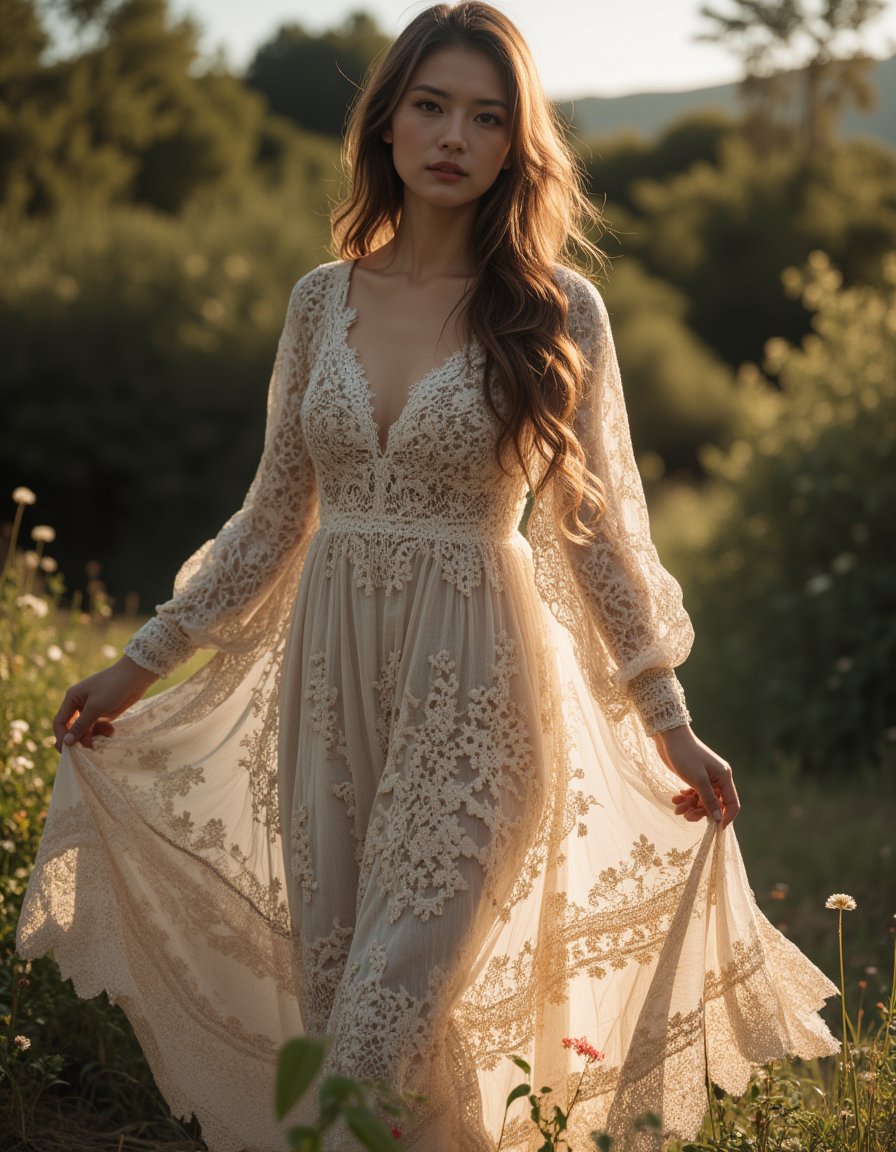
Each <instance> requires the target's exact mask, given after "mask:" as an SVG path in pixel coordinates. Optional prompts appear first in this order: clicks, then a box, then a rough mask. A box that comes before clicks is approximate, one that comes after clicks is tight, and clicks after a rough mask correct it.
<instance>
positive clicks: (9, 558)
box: [0, 504, 25, 585]
mask: <svg viewBox="0 0 896 1152" xmlns="http://www.w3.org/2000/svg"><path fill="white" fill-rule="evenodd" d="M24 511H25V506H24V504H16V515H15V519H14V520H13V522H12V535H11V536H10V537H9V545H8V547H7V550H6V557H5V558H4V560H3V571H2V572H0V585H2V583H3V580H4V579H5V577H6V573H7V572H8V571H9V566H10V564H11V563H12V562H13V560H15V556H16V540H17V539H18V536H19V528H20V527H21V525H22V515H23V513H24Z"/></svg>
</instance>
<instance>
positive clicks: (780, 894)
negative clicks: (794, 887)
mask: <svg viewBox="0 0 896 1152" xmlns="http://www.w3.org/2000/svg"><path fill="white" fill-rule="evenodd" d="M789 892H790V885H789V884H782V883H778V884H776V885H775V886H774V888H772V890H771V892H769V896H771V898H772V900H786V899H787V896H788V894H789Z"/></svg>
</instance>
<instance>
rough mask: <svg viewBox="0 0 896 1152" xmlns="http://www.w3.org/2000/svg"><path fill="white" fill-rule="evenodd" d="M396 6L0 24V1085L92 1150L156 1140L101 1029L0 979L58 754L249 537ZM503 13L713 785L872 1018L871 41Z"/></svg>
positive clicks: (887, 903) (879, 839)
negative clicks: (255, 478)
mask: <svg viewBox="0 0 896 1152" xmlns="http://www.w3.org/2000/svg"><path fill="white" fill-rule="evenodd" d="M422 6H423V5H422V4H419V3H418V4H415V5H412V6H410V7H408V6H406V5H405V4H404V3H403V2H402V0H371V3H370V4H369V6H368V7H367V8H366V9H364V10H361V9H355V8H353V7H352V6H351V4H347V5H343V4H341V3H329V4H327V5H326V6H325V7H324V6H323V5H318V6H315V5H313V4H312V3H311V0H296V2H295V3H291V4H287V3H283V2H278V0H255V2H254V3H252V4H245V3H241V4H237V3H231V2H229V0H226V2H225V0H218V2H215V0H193V2H192V3H178V4H174V3H166V2H165V0H0V272H2V274H0V495H2V494H3V493H6V494H12V493H13V492H14V490H15V502H13V501H12V500H8V495H3V499H2V501H0V562H2V563H4V572H3V576H4V577H6V576H7V575H9V577H10V578H9V579H8V580H3V579H0V593H2V603H0V724H2V725H3V729H2V731H0V833H2V835H3V837H4V839H3V840H2V841H0V849H2V854H0V953H2V957H3V965H2V966H0V1011H2V1013H3V1014H4V1016H3V1018H4V1019H5V1020H6V1021H7V1031H8V1032H9V1033H10V1036H12V1032H13V1031H15V1030H16V1029H18V1030H21V1031H22V1032H23V1035H24V1038H25V1039H30V1038H34V1040H35V1041H36V1043H35V1045H34V1048H33V1049H31V1050H30V1052H29V1053H28V1060H29V1061H30V1063H29V1064H27V1067H26V1065H25V1063H24V1062H25V1059H26V1057H25V1052H26V1051H27V1049H25V1048H23V1047H22V1046H21V1045H20V1047H19V1049H17V1050H13V1049H12V1048H10V1049H9V1052H11V1055H9V1056H8V1060H7V1057H4V1055H3V1053H4V1051H6V1049H4V1048H3V1046H2V1045H0V1071H3V1069H5V1070H6V1072H5V1074H6V1075H7V1077H10V1078H11V1077H12V1072H11V1071H10V1070H11V1069H12V1070H13V1071H14V1070H15V1069H14V1066H13V1064H12V1063H9V1061H14V1060H18V1061H19V1062H20V1064H21V1067H20V1068H19V1073H18V1074H19V1077H20V1079H19V1081H18V1083H19V1085H22V1084H25V1085H31V1086H32V1087H31V1088H29V1089H28V1091H31V1092H32V1096H31V1097H28V1099H33V1100H37V1099H38V1096H39V1095H40V1093H41V1092H42V1091H43V1090H44V1087H45V1086H46V1085H47V1084H51V1083H53V1082H54V1081H53V1080H52V1077H53V1076H58V1075H60V1074H61V1075H62V1076H64V1077H66V1078H67V1080H66V1082H67V1083H69V1084H71V1085H72V1088H73V1090H74V1091H77V1092H78V1093H79V1094H80V1098H81V1099H82V1100H88V1101H92V1102H93V1103H94V1104H95V1105H96V1106H97V1107H100V1108H102V1109H103V1110H104V1113H105V1115H106V1117H107V1119H108V1120H109V1122H110V1123H112V1122H115V1123H121V1124H124V1123H130V1121H133V1120H134V1118H135V1116H140V1115H150V1114H151V1115H152V1116H155V1117H156V1118H158V1117H159V1116H164V1114H165V1108H164V1105H163V1104H162V1103H161V1101H160V1099H159V1097H158V1094H157V1092H156V1090H155V1088H154V1087H153V1085H152V1080H151V1077H150V1076H149V1073H148V1071H147V1069H146V1068H145V1065H144V1064H143V1062H142V1056H141V1055H140V1053H139V1049H138V1048H137V1046H136V1044H135V1043H134V1041H133V1038H132V1037H131V1035H130V1031H129V1028H128V1027H127V1025H126V1022H125V1021H124V1018H123V1017H122V1016H121V1015H120V1014H118V1013H113V1012H110V1011H109V1009H108V1006H106V1007H103V1006H102V1004H101V1002H96V1001H90V1002H88V1003H87V1004H82V1003H81V1002H79V1001H76V999H75V998H74V996H73V994H71V993H70V992H65V991H64V990H63V989H62V987H61V986H60V984H59V981H58V977H57V975H56V973H55V970H54V969H52V967H51V966H50V965H49V964H48V963H45V964H43V966H41V965H35V967H34V970H33V971H31V969H30V966H25V968H20V967H17V966H16V962H15V960H14V958H13V932H14V928H15V919H16V912H17V908H18V904H19V902H20V899H21V895H22V892H23V890H24V886H25V884H26V883H27V877H28V875H29V872H30V867H31V863H32V861H33V858H34V853H35V851H36V849H37V844H38V842H39V839H40V832H41V828H42V825H43V820H44V818H45V815H46V806H47V803H48V799H49V792H50V786H51V783H52V775H53V773H54V772H55V761H56V756H55V752H54V750H53V737H52V731H51V728H50V720H51V717H52V715H53V713H54V712H55V710H56V708H57V707H58V703H59V701H60V699H61V696H62V693H63V692H64V691H65V688H66V687H67V686H68V685H69V684H71V683H73V682H74V681H75V680H76V679H78V678H80V677H81V676H84V675H86V674H87V673H89V672H91V671H94V670H95V669H96V668H98V667H100V666H102V665H103V663H108V662H109V661H110V660H111V659H114V658H115V657H116V656H117V655H118V654H119V653H120V650H121V646H122V644H123V642H124V640H125V638H126V637H127V636H128V635H129V633H130V632H131V631H133V629H134V628H135V627H136V626H137V624H138V623H139V622H140V619H141V618H142V617H145V616H146V615H148V614H150V613H151V612H152V609H153V605H154V604H155V603H157V602H159V601H161V600H164V599H166V598H167V597H168V596H169V595H170V590H171V584H172V580H173V577H174V574H175V572H176V570H177V568H178V566H179V565H180V564H181V563H182V561H183V560H184V559H185V558H186V557H187V556H188V555H189V554H191V553H192V552H193V551H194V550H195V549H196V548H197V547H198V546H200V545H201V544H202V543H203V542H204V541H205V540H207V539H208V538H210V537H211V536H213V535H214V534H215V532H216V531H217V530H218V528H219V527H220V525H221V524H222V523H223V522H224V521H225V520H226V519H227V518H228V517H229V516H230V515H231V514H232V513H233V512H234V511H235V510H236V509H237V508H238V507H239V505H240V504H241V502H242V499H243V495H244V493H245V490H246V488H247V487H248V484H249V482H250V480H251V478H252V475H253V473H254V470H255V466H256V463H257V460H258V456H259V452H260V449H261V444H262V436H263V431H264V410H265V396H266V391H267V385H268V377H269V373H270V369H271V365H272V362H273V357H274V351H275V347H276V342H277V337H278V335H279V332H280V329H281V325H282V322H283V317H284V313H285V309H286V304H287V300H288V298H289V293H290V289H291V287H292V285H293V284H294V283H295V281H296V280H297V279H298V278H299V277H300V276H301V275H302V274H303V273H304V272H306V271H307V270H309V269H310V268H312V267H313V266H314V265H316V264H317V263H320V262H321V261H323V260H326V259H329V258H330V254H329V251H328V240H329V237H328V222H327V216H328V211H329V207H330V205H331V204H332V202H333V201H334V199H336V198H337V197H338V195H339V192H340V188H341V186H342V185H341V174H340V163H339V147H340V134H341V131H342V127H343V124H344V120H345V114H346V108H347V106H348V104H349V103H350V101H351V99H352V97H353V95H354V93H355V91H356V87H357V84H358V83H359V81H360V80H361V78H362V76H363V74H364V72H365V69H366V68H367V67H368V65H369V63H370V62H371V60H372V59H373V58H374V57H375V56H376V54H377V53H378V52H379V51H380V50H381V49H382V48H383V47H384V46H385V45H386V44H387V43H388V42H389V40H390V38H391V37H392V36H394V34H395V33H396V31H397V30H398V29H399V28H400V27H402V26H403V25H404V23H406V22H407V20H408V19H409V18H410V17H411V16H412V15H413V14H414V12H416V11H417V10H418V9H419V8H420V7H422ZM502 6H503V7H504V8H505V9H506V10H507V12H508V13H509V14H510V15H511V16H512V17H513V18H515V19H516V20H517V21H518V23H519V24H520V25H521V27H522V29H523V31H524V33H525V34H526V35H527V36H528V38H529V39H530V42H531V43H532V45H533V47H534V50H535V53H536V56H537V58H538V60H539V63H540V66H541V68H542V73H543V76H544V80H545V84H546V88H547V91H548V94H549V95H550V96H551V97H552V98H553V99H555V100H556V101H557V106H558V109H559V111H560V113H561V115H562V117H563V119H564V122H565V123H566V125H567V126H568V131H569V133H570V136H571V139H572V140H573V142H574V144H575V147H576V149H577V150H578V152H579V155H580V157H581V163H582V168H583V171H584V173H585V176H586V179H587V183H588V188H589V191H590V193H591V195H592V196H593V197H594V198H595V201H596V202H597V203H598V204H599V205H600V206H601V208H602V210H603V212H604V215H605V219H606V224H607V231H606V232H605V233H604V234H603V236H602V238H601V239H600V244H601V247H602V248H603V250H604V252H605V253H606V254H607V256H608V257H609V258H610V261H611V269H610V271H609V273H608V275H607V277H606V278H605V279H604V280H603V281H602V282H601V289H602V291H603V293H604V295H605V297H606V300H607V303H608V307H609V310H610V314H611V318H612V323H613V330H614V333H615V338H616V343H617V348H618V352H619V357H620V361H621V364H622V372H623V379H624V381H625V387H626V397H627V403H628V408H629V414H630V420H631V426H632V435H633V439H634V443H635V448H636V453H637V457H638V462H639V466H640V469H641V472H642V476H643V478H644V482H645V486H646V489H647V494H648V501H649V503H650V507H651V514H652V523H653V530H654V538H655V540H656V542H657V545H658V548H659V551H660V554H661V556H662V558H663V561H664V562H665V564H666V565H667V567H669V568H670V569H671V571H672V572H673V573H674V574H675V575H676V576H677V577H678V579H679V580H680V581H681V583H682V585H683V587H684V591H685V603H686V605H687V607H688V608H689V610H690V612H691V614H692V617H693V619H694V623H695V627H696V633H697V642H696V645H695V648H694V651H693V654H692V655H691V657H690V659H689V660H688V661H687V663H686V664H685V665H684V667H683V668H682V669H681V676H682V679H683V681H684V683H685V686H686V689H687V692H688V699H689V703H690V707H691V711H692V713H693V715H694V719H695V728H696V729H697V731H698V732H699V734H700V735H701V736H702V737H703V738H704V739H705V740H707V742H709V743H710V744H711V745H713V746H714V747H717V748H718V749H719V750H720V751H721V752H722V753H723V754H724V755H725V756H727V757H728V758H729V759H730V760H731V762H732V764H733V765H734V766H735V770H736V775H737V779H738V781H739V785H740V788H741V792H742V795H743V798H744V799H745V801H746V804H745V809H744V812H743V814H742V816H741V817H740V818H739V820H738V838H739V840H740V842H741V843H742V845H743V848H744V855H745V857H746V860H747V866H748V870H749V873H750V877H751V880H752V882H753V884H754V887H755V889H756V893H757V898H758V900H759V902H760V906H761V907H762V908H763V909H764V910H765V911H766V913H767V914H768V915H769V916H770V917H771V918H772V919H773V920H774V922H775V923H776V924H778V926H779V927H780V928H781V929H782V930H783V931H785V932H787V933H788V934H789V935H790V936H791V937H792V938H793V939H794V940H795V941H796V942H797V943H798V944H799V945H800V947H802V948H803V949H804V950H806V951H808V952H809V954H810V955H811V956H812V958H813V959H815V960H816V962H818V963H820V964H821V965H822V966H823V967H825V969H826V971H828V972H829V973H831V974H833V972H834V971H835V967H836V962H837V951H836V947H837V946H836V935H835V931H834V923H833V920H832V913H831V912H829V911H825V910H824V906H823V904H824V897H825V896H826V895H827V894H828V893H829V892H830V891H833V890H840V889H842V888H846V889H847V890H848V891H850V892H851V893H853V894H854V895H855V896H856V897H857V899H858V901H859V909H860V915H859V916H856V918H855V920H856V923H855V924H854V925H852V924H850V926H849V927H850V933H851V934H850V936H849V940H848V945H847V955H846V968H847V972H848V973H849V978H850V981H851V983H850V987H851V988H852V989H853V991H855V989H856V986H857V987H858V989H859V990H860V991H859V992H858V995H859V997H860V999H859V1004H860V1005H861V1003H862V1002H863V1001H862V999H861V997H864V996H865V995H866V992H867V996H868V998H869V1003H873V1002H874V997H875V996H876V995H877V996H883V995H884V991H883V983H882V982H883V980H884V975H885V973H886V971H887V970H888V966H890V965H892V942H893V935H892V929H893V919H892V915H893V912H894V910H896V883H894V870H893V861H892V839H893V829H894V827H896V803H894V796H896V785H894V775H896V774H894V771H893V769H894V767H896V671H894V665H896V547H894V524H896V55H894V53H896V47H894V45H896V11H894V6H893V5H892V4H885V3H882V2H880V0H800V2H796V0H768V3H764V4H756V3H755V2H751V0H716V2H715V3H714V4H711V5H710V6H709V7H704V8H700V6H699V5H698V3H695V2H692V0H662V2H661V0H631V2H630V3H628V4H626V5H620V4H614V5H610V4H607V5H597V4H594V3H592V2H591V0H588V2H585V0H554V2H553V3H551V4H550V5H546V4H543V3H537V2H536V0H516V2H513V3H510V2H508V3H506V4H504V5H502ZM35 497H36V505H34V506H32V503H33V500H34V498H35ZM10 541H12V542H13V547H12V548H10V547H9V545H10ZM4 553H9V555H8V556H7V557H6V560H5V561H4V560H3V557H4ZM192 666H193V665H191V666H190V667H192ZM23 971H25V972H28V973H30V975H28V976H27V977H23V976H22V975H21V972H23ZM22 979H25V981H26V984H25V985H23V984H21V980H22ZM29 980H30V982H31V987H30V991H29V993H28V995H29V996H30V998H31V999H30V1001H29V1005H30V1006H29V1007H28V1008H27V1010H26V1009H25V1008H22V1007H21V1006H20V1007H19V1008H17V1007H16V1004H17V1003H18V1001H17V999H16V997H17V996H19V995H20V994H19V992H18V991H17V989H19V988H21V987H25V986H26V985H27V983H28V981H29ZM21 995H23V996H24V993H22V994H21ZM851 995H852V993H851ZM22 1003H24V1001H22ZM853 1004H854V1002H853ZM869 1010H870V1009H869ZM831 1011H832V1012H833V1015H832V1016H831V1019H833V1017H834V1015H836V1006H833V1007H832V1009H831ZM17 1012H18V1013H19V1015H18V1017H17V1015H16V1014H17ZM29 1013H30V1015H29ZM17 1019H18V1020H19V1023H18V1024H17V1023H16V1020H17ZM38 1038H40V1039H39V1042H37V1041H38ZM16 1039H17V1040H22V1039H23V1036H18V1037H16ZM4 1060H7V1063H5V1064H4V1063H3V1061H4ZM54 1061H55V1063H54ZM116 1069H117V1070H118V1071H116ZM60 1070H61V1073H60ZM26 1072H27V1075H26ZM28 1076H31V1077H32V1079H30V1080H29V1079H28ZM23 1077H24V1078H23ZM116 1077H119V1078H118V1079H116ZM0 1079H2V1077H0ZM10 1082H15V1081H14V1080H12V1079H10ZM135 1085H136V1087H135ZM16 1091H19V1092H20V1096H21V1093H23V1092H25V1089H24V1088H19V1089H16ZM141 1093H143V1094H144V1095H143V1096H141V1095H140V1094H141ZM0 1095H2V1093H0ZM17 1099H18V1098H17ZM21 1099H25V1096H21ZM31 1106H32V1107H33V1105H31ZM23 1115H24V1113H23ZM165 1123H166V1124H167V1123H168V1121H165ZM91 1124H93V1121H91ZM94 1126H95V1125H94ZM163 1126H164V1125H163ZM25 1127H27V1125H26V1126H25ZM24 1130H25V1128H24V1127H23V1128H22V1131H24ZM141 1131H142V1129H141ZM0 1143H2V1140H0ZM4 1146H5V1145H4ZM59 1146H60V1147H65V1148H67V1149H71V1148H74V1147H75V1145H74V1144H72V1143H70V1142H69V1143H66V1142H65V1139H62V1143H61V1144H60V1145H59ZM90 1146H91V1145H89V1142H88V1144H86V1145H85V1147H90ZM110 1146H111V1145H110ZM190 1146H191V1147H192V1146H193V1145H192V1144H191V1145H190ZM17 1147H18V1145H17ZM22 1147H26V1145H24V1144H23V1145H22ZM27 1147H28V1148H31V1147H32V1145H31V1144H28V1145H27ZM40 1147H41V1148H43V1147H44V1145H43V1144H41V1145H40ZM78 1147H81V1145H79V1146H78ZM122 1147H123V1145H122V1144H121V1143H119V1144H118V1148H119V1149H121V1148H122ZM128 1147H130V1145H128ZM838 1147H839V1145H838Z"/></svg>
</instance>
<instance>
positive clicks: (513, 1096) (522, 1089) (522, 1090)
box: [507, 1084, 531, 1108]
mask: <svg viewBox="0 0 896 1152" xmlns="http://www.w3.org/2000/svg"><path fill="white" fill-rule="evenodd" d="M530 1091H531V1088H530V1087H529V1085H528V1084H517V1086H516V1088H514V1090H513V1091H512V1092H511V1093H510V1095H509V1096H508V1097H507V1107H508V1108H509V1107H510V1105H511V1104H512V1103H513V1102H514V1100H519V1098H520V1097H521V1096H528V1095H529V1092H530Z"/></svg>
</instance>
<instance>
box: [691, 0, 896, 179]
mask: <svg viewBox="0 0 896 1152" xmlns="http://www.w3.org/2000/svg"><path fill="white" fill-rule="evenodd" d="M730 3H731V4H732V6H733V9H732V10H731V11H728V12H726V11H720V10H719V9H717V8H713V7H711V6H709V5H704V6H703V7H702V8H701V9H700V14H701V16H703V17H704V18H705V19H707V20H709V21H711V22H712V24H713V25H714V27H712V28H711V29H709V30H708V31H706V32H704V33H701V35H699V36H698V37H697V39H698V40H706V41H711V42H713V43H723V44H728V45H730V46H731V48H732V49H733V51H734V52H735V53H736V54H737V55H738V56H740V58H741V60H742V61H743V64H744V69H745V79H744V84H743V95H744V98H745V101H746V103H747V106H748V109H749V118H750V124H751V128H752V132H753V138H754V141H756V142H757V143H759V145H760V148H761V149H762V150H763V151H767V150H768V149H769V148H770V147H774V146H775V145H777V144H780V142H781V138H782V135H783V136H784V137H785V139H786V138H787V137H788V136H789V137H791V138H795V140H796V142H797V144H798V145H799V146H800V148H801V151H802V152H803V154H804V155H805V156H806V157H809V158H812V157H814V156H816V155H817V154H818V152H819V151H820V150H821V149H823V148H825V147H827V146H828V145H830V144H831V143H832V141H833V140H834V138H835V135H836V127H837V119H838V117H839V116H840V114H841V113H842V112H843V110H844V109H845V108H846V107H847V105H849V104H853V105H855V106H856V107H859V108H870V107H871V106H872V105H873V102H874V91H873V89H872V87H871V85H870V84H869V82H868V71H869V68H870V65H871V57H870V56H869V55H868V53H867V52H865V51H864V50H863V49H862V47H861V35H862V33H863V32H864V30H865V28H866V26H867V25H868V24H869V23H871V22H872V21H873V20H875V19H876V18H877V17H878V16H879V15H880V14H881V13H882V12H883V10H884V7H885V4H884V0H817V3H816V4H815V5H814V6H813V7H810V6H809V0H730ZM792 105H796V106H797V107H798V108H799V114H798V124H797V126H796V128H795V129H790V131H787V130H786V128H785V130H784V132H783V133H782V125H781V123H780V121H779V119H778V117H779V113H780V111H781V110H782V109H784V108H786V107H788V106H792Z"/></svg>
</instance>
